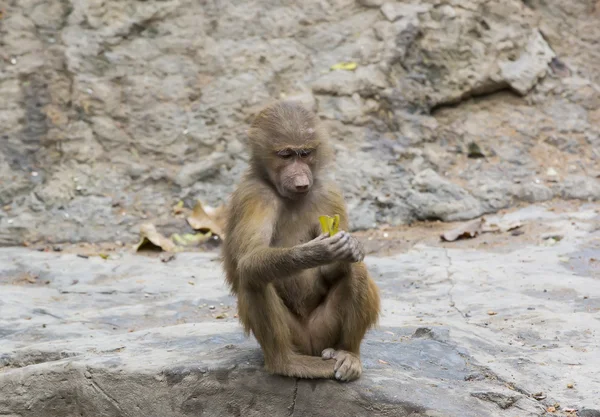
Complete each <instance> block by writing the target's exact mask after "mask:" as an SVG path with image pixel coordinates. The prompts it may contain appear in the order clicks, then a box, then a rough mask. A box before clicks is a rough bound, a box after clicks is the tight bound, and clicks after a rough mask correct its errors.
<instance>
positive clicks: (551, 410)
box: [546, 406, 556, 413]
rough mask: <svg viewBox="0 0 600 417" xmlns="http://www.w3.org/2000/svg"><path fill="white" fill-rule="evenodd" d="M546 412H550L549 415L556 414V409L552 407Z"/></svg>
mask: <svg viewBox="0 0 600 417" xmlns="http://www.w3.org/2000/svg"><path fill="white" fill-rule="evenodd" d="M546 411H547V412H549V413H555V412H556V407H552V406H550V407H548V408H546Z"/></svg>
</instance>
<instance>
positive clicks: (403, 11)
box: [381, 3, 432, 22]
mask: <svg viewBox="0 0 600 417" xmlns="http://www.w3.org/2000/svg"><path fill="white" fill-rule="evenodd" d="M431 8H432V6H431V5H430V4H419V3H385V4H384V5H383V6H381V12H382V13H383V15H384V16H385V18H386V19H387V20H389V21H390V22H395V21H396V20H398V19H408V20H414V19H415V18H417V17H418V15H419V14H423V13H427V12H428V11H429V10H431Z"/></svg>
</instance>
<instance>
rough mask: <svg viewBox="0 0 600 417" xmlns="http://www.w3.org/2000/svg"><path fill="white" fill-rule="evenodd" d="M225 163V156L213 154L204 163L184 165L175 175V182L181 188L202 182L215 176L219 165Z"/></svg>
mask: <svg viewBox="0 0 600 417" xmlns="http://www.w3.org/2000/svg"><path fill="white" fill-rule="evenodd" d="M226 162H227V155H226V154H222V153H214V154H212V155H210V157H208V158H206V159H205V160H204V161H200V162H197V163H194V164H188V165H185V166H184V167H183V168H181V171H179V173H178V174H177V177H176V178H175V182H176V183H177V185H179V186H181V187H188V186H190V185H192V184H193V183H195V182H197V181H202V180H205V179H207V178H210V177H212V176H214V175H216V174H217V173H218V172H219V168H220V167H221V165H223V164H224V163H226Z"/></svg>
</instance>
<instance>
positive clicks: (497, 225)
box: [481, 219, 523, 233]
mask: <svg viewBox="0 0 600 417" xmlns="http://www.w3.org/2000/svg"><path fill="white" fill-rule="evenodd" d="M522 226H523V223H521V222H519V221H506V220H503V219H500V220H497V221H493V220H489V219H484V220H483V223H482V225H481V232H482V233H496V232H502V233H505V232H510V231H512V230H515V229H519V228H520V227H522Z"/></svg>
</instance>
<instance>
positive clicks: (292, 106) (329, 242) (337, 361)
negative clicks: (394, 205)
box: [223, 102, 380, 380]
mask: <svg viewBox="0 0 600 417" xmlns="http://www.w3.org/2000/svg"><path fill="white" fill-rule="evenodd" d="M249 137H250V150H251V154H252V155H251V167H250V169H249V171H248V173H247V174H246V176H245V178H244V179H243V180H242V182H241V184H240V185H239V186H238V188H237V190H236V191H235V192H234V193H233V195H232V198H231V202H230V204H229V212H228V216H227V229H226V236H227V238H226V239H225V243H224V247H223V259H224V268H225V273H226V280H227V283H228V284H229V285H230V287H231V290H232V292H233V293H234V294H236V295H237V298H238V311H239V317H240V321H241V322H242V324H243V326H244V328H245V330H246V333H250V332H252V333H253V334H254V336H255V337H256V339H257V340H258V342H259V343H260V345H261V347H262V349H263V352H264V356H265V367H266V369H267V370H268V371H270V372H272V373H277V374H282V375H288V376H293V377H304V378H333V377H336V378H337V379H341V380H352V379H356V378H358V377H359V376H360V373H361V370H362V365H361V363H360V359H359V356H360V344H361V342H362V339H363V338H364V335H365V332H366V331H367V330H368V329H369V328H370V327H371V326H373V325H374V324H375V323H376V321H377V319H378V316H379V309H380V301H379V293H378V289H377V287H376V285H375V283H374V282H373V280H372V279H371V278H370V277H369V274H368V272H367V269H366V267H365V265H364V264H363V263H362V262H360V261H362V258H363V256H364V255H363V252H362V247H361V246H360V244H359V243H358V241H357V240H356V239H354V238H353V237H351V236H350V235H349V234H348V233H347V232H343V231H344V230H347V228H348V216H347V212H346V206H345V202H344V200H343V197H342V194H341V192H340V190H339V189H338V188H337V186H336V185H335V184H334V183H333V182H331V181H329V180H328V179H327V178H326V177H325V176H324V174H325V170H326V168H327V165H328V163H329V162H330V161H331V159H332V152H331V149H330V147H329V145H328V143H327V141H326V140H325V139H326V138H325V135H324V133H323V132H322V130H321V128H320V127H319V124H318V119H317V117H316V116H315V115H314V114H313V113H311V112H309V111H308V110H306V109H305V108H304V107H302V106H301V105H299V104H297V103H293V102H279V103H275V104H274V105H271V106H269V107H267V108H266V109H265V110H263V111H262V112H261V113H260V114H259V115H258V116H257V118H256V120H255V121H254V123H253V124H252V127H251V129H250V131H249ZM286 149H287V150H291V151H294V152H296V151H298V152H301V151H302V150H306V149H308V150H310V151H311V153H310V155H308V156H307V155H305V154H302V155H303V156H302V157H300V154H298V155H296V154H293V157H289V155H288V158H287V159H283V158H282V157H281V155H278V152H281V151H285V150H286ZM288 153H289V152H288ZM309 180H310V181H309ZM308 182H310V186H309V188H310V189H309V191H308V192H307V193H302V194H297V193H295V192H294V190H296V189H297V188H298V185H297V184H299V183H302V184H305V183H308ZM294 187H296V188H294ZM335 214H339V215H340V230H341V231H342V232H340V233H338V234H337V235H336V236H334V237H327V236H323V235H320V226H319V221H318V218H319V216H320V215H331V216H333V215H335ZM327 359H333V360H334V361H330V360H327Z"/></svg>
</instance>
